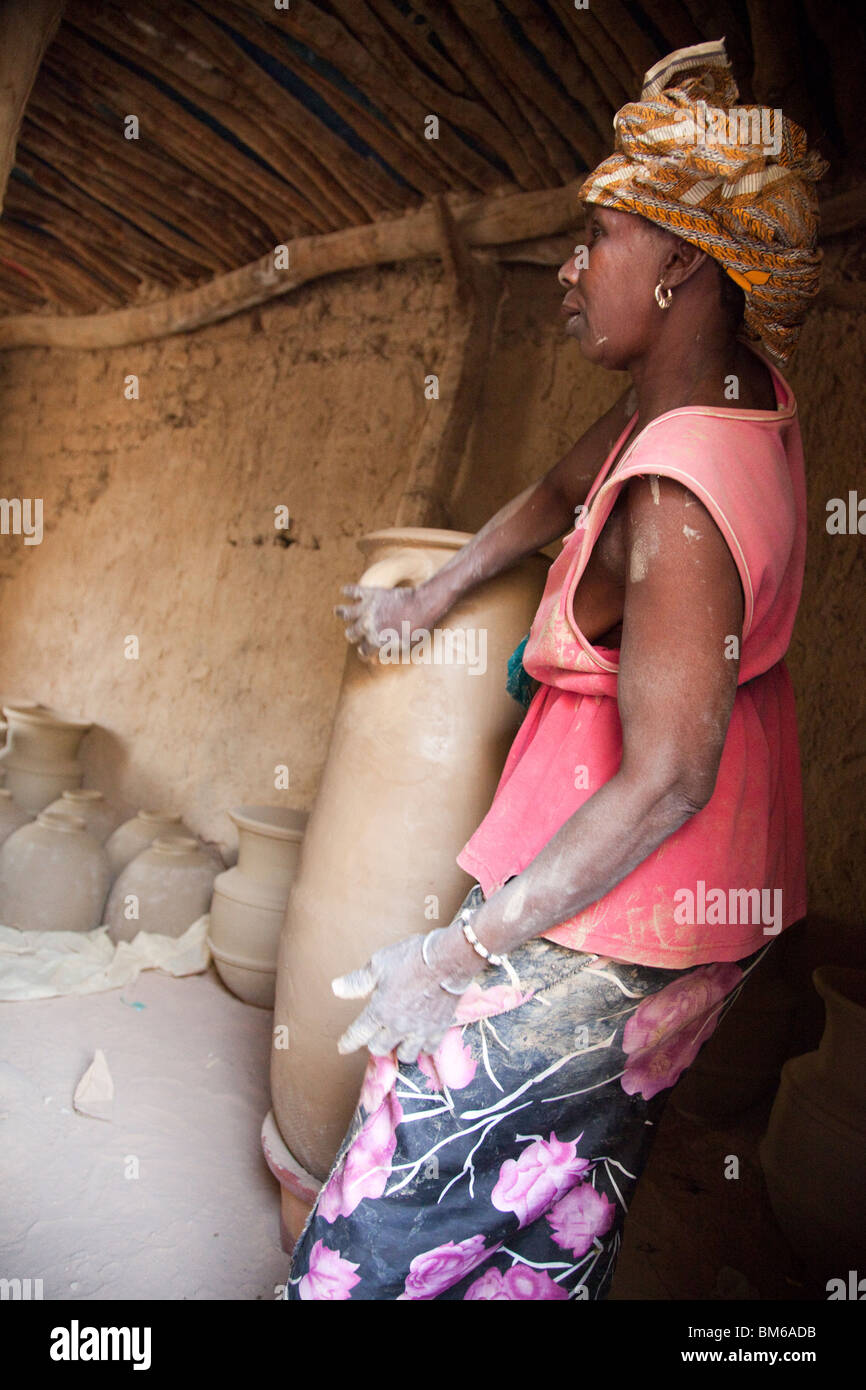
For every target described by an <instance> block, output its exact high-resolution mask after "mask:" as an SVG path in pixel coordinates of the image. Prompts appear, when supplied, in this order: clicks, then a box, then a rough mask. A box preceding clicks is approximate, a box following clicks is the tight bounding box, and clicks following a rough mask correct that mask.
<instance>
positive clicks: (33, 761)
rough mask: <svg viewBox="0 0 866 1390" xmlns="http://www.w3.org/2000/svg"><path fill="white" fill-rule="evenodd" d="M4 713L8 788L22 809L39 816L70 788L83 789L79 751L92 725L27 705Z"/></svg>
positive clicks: (3, 755)
mask: <svg viewBox="0 0 866 1390" xmlns="http://www.w3.org/2000/svg"><path fill="white" fill-rule="evenodd" d="M3 714H4V716H5V717H6V720H7V722H8V731H7V735H6V746H5V748H4V749H3V750H2V753H0V758H2V760H3V766H4V767H5V769H6V785H7V787H8V788H9V790H10V791H11V792H12V795H13V796H14V797H15V800H16V801H17V802H18V804H19V806H23V808H24V810H25V811H31V812H32V813H33V814H34V815H35V814H36V813H37V811H41V810H43V809H44V808H45V807H46V806H48V805H50V803H51V802H52V801H54V800H56V798H57V797H59V796H60V795H61V793H62V792H64V791H65V790H67V789H71V788H73V787H78V786H80V785H81V779H82V777H83V776H84V769H83V767H82V766H81V764H80V763H79V761H78V747H79V744H80V743H81V740H82V738H83V737H84V735H85V734H86V733H87V731H88V729H90V728H92V725H91V724H90V723H89V722H88V721H87V720H83V719H70V718H67V717H66V716H64V715H61V714H58V712H57V711H56V710H52V709H49V708H48V707H47V706H46V705H31V704H29V703H28V702H25V701H21V702H19V703H16V704H11V705H4V707H3Z"/></svg>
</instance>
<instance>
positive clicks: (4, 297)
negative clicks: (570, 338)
mask: <svg viewBox="0 0 866 1390" xmlns="http://www.w3.org/2000/svg"><path fill="white" fill-rule="evenodd" d="M17 2H18V0H12V3H17ZM20 2H21V3H27V0H20ZM279 4H285V6H286V7H285V8H277V5H279ZM855 26H856V21H855V19H854V18H853V17H852V14H851V13H850V12H849V11H848V9H847V7H845V6H843V5H839V4H836V3H828V0H790V2H789V0H785V3H784V4H782V0H713V3H709V0H640V3H636V2H633V0H590V3H589V5H588V7H587V8H586V9H578V8H576V6H575V4H574V3H573V0H411V3H410V0H405V2H404V0H276V3H275V0H220V2H219V3H218V4H209V5H204V4H197V3H194V0H116V3H114V2H113V0H69V3H68V4H67V5H66V6H65V9H64V12H63V17H62V19H61V22H60V25H59V28H57V30H56V32H55V33H54V37H53V38H52V39H51V41H50V42H49V43H48V46H47V49H46V51H45V54H44V57H43V60H42V65H41V67H40V69H39V71H38V75H37V76H36V79H35V83H34V85H33V87H32V90H31V92H30V95H29V99H28V100H27V103H26V108H25V111H24V117H23V121H22V124H21V128H20V133H19V138H18V144H17V152H16V155H15V164H14V168H13V170H12V175H11V177H10V179H9V183H8V187H7V191H6V198H5V205H4V207H3V214H2V219H0V315H15V316H21V315H23V314H37V315H45V314H49V315H54V316H57V315H60V316H63V315H89V314H94V313H104V312H105V311H111V310H119V309H124V308H128V307H129V306H137V305H142V304H146V303H149V302H153V301H157V300H164V299H165V298H166V297H167V296H171V295H173V294H174V293H175V292H178V291H188V290H191V289H194V288H195V287H199V286H203V285H206V284H207V283H208V282H210V281H212V280H214V278H215V277H220V276H223V275H224V274H225V273H226V272H230V271H235V270H237V269H238V268H239V267H243V266H246V265H248V264H249V263H251V262H254V261H256V260H258V259H259V258H261V257H263V256H265V255H267V254H268V253H272V252H273V248H274V246H275V245H278V244H282V243H288V242H292V241H293V240H294V239H296V238H314V237H319V236H321V235H322V234H332V233H336V232H340V231H344V230H346V229H352V228H364V227H370V226H371V224H375V223H380V222H382V221H383V220H386V221H389V220H392V219H399V218H401V217H402V216H404V215H405V214H407V213H411V212H413V211H414V210H417V209H420V208H422V207H423V205H425V204H429V203H430V200H431V199H435V198H436V197H437V196H438V197H440V198H441V197H443V196H445V197H450V198H452V199H453V200H456V203H457V204H460V202H461V200H462V201H464V202H467V203H468V202H471V201H472V200H473V199H477V198H483V199H490V198H501V197H508V196H509V195H513V194H519V193H527V194H530V193H534V192H537V193H539V194H544V193H545V191H546V190H557V189H565V188H569V187H572V186H573V185H575V181H577V180H579V179H580V178H581V176H582V174H583V173H584V172H585V171H586V170H587V169H588V168H590V167H592V166H593V165H594V164H595V163H597V162H598V160H599V159H601V158H602V157H603V156H604V155H605V154H606V153H608V152H609V150H610V148H611V145H612V124H611V123H612V119H613V115H614V112H615V111H616V109H617V108H618V107H619V106H620V105H622V104H623V103H624V102H625V101H627V100H629V99H632V98H633V97H634V96H635V95H636V93H637V91H638V89H639V86H640V80H641V77H642V74H643V72H644V71H645V69H646V68H647V67H649V66H650V65H651V64H652V63H654V62H655V61H656V60H657V59H658V58H659V57H660V56H661V55H662V54H663V53H665V52H667V51H668V50H670V49H671V48H675V47H679V46H682V45H685V44H691V43H697V42H700V41H702V40H704V39H708V38H718V37H721V36H723V35H724V36H725V38H726V40H727V45H728V51H729V53H730V54H731V58H732V61H733V63H734V67H735V71H736V74H737V77H738V80H739V82H740V85H741V93H742V99H744V100H746V101H749V100H760V101H764V102H766V103H768V104H770V105H783V106H784V108H785V110H786V112H787V113H788V114H790V115H791V116H793V117H794V118H795V119H798V120H800V121H801V122H802V123H803V124H804V125H805V126H806V128H807V131H808V132H809V135H810V137H811V139H812V140H813V141H814V143H815V144H816V145H817V147H818V148H819V149H820V150H821V151H822V152H823V153H824V154H825V155H826V156H827V157H828V158H829V159H830V160H831V161H832V163H833V167H834V172H835V173H837V174H838V172H839V170H840V169H844V170H849V169H850V167H851V161H852V160H856V159H857V156H858V148H857V146H856V144H855V139H854V137H855V133H856V134H857V135H859V134H860V125H859V113H858V116H857V117H856V118H855V115H854V109H853V108H854V102H855V98H857V97H858V96H859V92H858V88H857V86H856V85H855V83H856V81H857V78H856V73H857V71H858V69H860V68H861V67H862V58H863V48H862V38H861V37H860V35H859V34H858V33H857V31H856V27H855ZM130 117H135V118H136V119H137V123H138V127H137V138H128V137H129V136H130V135H131V134H133V133H135V132H134V123H133V122H132V121H130V119H129V118H130ZM430 117H436V118H438V138H436V139H430V138H428V136H429V134H430V133H431V128H430V127H431V122H430V119H429V118H430ZM855 119H856V121H857V124H856V126H855ZM543 201H544V200H543V198H542V202H543ZM525 206H526V207H529V206H534V204H532V203H526V204H525ZM545 206H546V204H545ZM561 221H562V219H560V222H561ZM558 229H559V228H558V227H557V226H552V225H550V224H549V221H548V225H545V226H541V225H540V226H539V228H538V232H539V234H543V233H550V232H551V231H555V230H558ZM533 232H534V229H532V230H527V229H526V228H522V229H518V230H517V232H516V235H517V236H520V235H523V236H528V235H532V234H533ZM496 235H497V233H495V232H491V233H490V237H491V238H493V239H495V236H496ZM482 239H483V238H482ZM505 239H506V240H507V239H508V237H506V238H505ZM512 239H513V238H512Z"/></svg>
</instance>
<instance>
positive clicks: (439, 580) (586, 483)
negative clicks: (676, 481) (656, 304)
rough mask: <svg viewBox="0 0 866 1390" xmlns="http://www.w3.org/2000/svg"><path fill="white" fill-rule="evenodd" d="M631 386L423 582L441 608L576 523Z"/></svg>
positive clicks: (627, 410)
mask: <svg viewBox="0 0 866 1390" xmlns="http://www.w3.org/2000/svg"><path fill="white" fill-rule="evenodd" d="M633 407H634V402H633V392H632V391H631V389H629V390H628V391H626V392H624V393H623V395H622V396H621V397H620V398H619V400H617V401H616V402H615V404H614V405H613V406H611V408H610V410H608V411H607V412H606V413H605V414H604V415H602V416H601V417H600V418H599V419H598V420H596V422H595V423H594V424H593V425H592V426H590V428H589V429H588V430H586V431H585V433H584V434H583V435H581V437H580V439H579V440H577V442H576V443H575V444H573V445H572V447H571V448H570V449H569V450H568V452H567V453H565V454H564V455H563V456H562V458H561V459H559V460H558V462H557V463H555V464H554V465H553V467H552V468H551V469H550V470H549V471H548V472H547V473H546V474H545V475H544V477H543V478H540V479H539V480H538V481H537V482H535V483H532V484H530V486H529V487H528V488H526V489H525V490H524V491H523V492H521V493H520V494H519V496H517V497H514V498H512V500H511V501H510V502H507V503H506V505H505V506H504V507H502V508H501V509H500V510H499V511H498V512H497V513H496V514H495V516H493V517H491V519H490V520H489V521H488V522H487V523H486V524H485V525H484V526H482V528H481V530H480V531H478V532H477V533H476V535H474V536H473V537H472V539H471V541H468V542H467V543H466V545H464V546H463V548H462V549H461V550H459V551H458V552H457V554H456V555H455V556H454V557H453V558H452V559H451V560H449V561H448V563H447V564H446V565H443V566H442V568H441V569H440V570H438V571H437V573H436V574H435V575H434V576H433V577H432V579H429V580H427V582H426V584H423V585H421V586H420V589H419V593H421V592H423V594H424V596H425V597H426V598H428V599H430V600H431V603H432V606H433V607H434V608H436V609H437V610H438V611H440V612H443V613H444V612H447V610H448V609H449V608H450V607H451V606H452V605H453V604H454V603H456V601H457V600H458V598H460V597H461V596H462V595H463V594H465V593H468V592H469V591H470V590H471V589H474V588H475V586H476V585H478V584H481V583H483V581H484V580H486V579H492V578H493V577H494V576H495V575H497V574H501V573H502V571H503V570H506V569H509V568H510V567H511V566H512V565H515V564H517V562H518V561H519V560H522V559H523V558H524V556H526V555H531V554H533V552H534V551H536V550H540V549H541V547H542V546H545V545H549V544H550V542H551V541H554V540H556V539H557V538H558V537H559V536H561V535H563V534H564V533H565V532H566V531H569V530H571V528H572V527H573V526H574V525H575V509H576V508H577V507H578V506H579V505H580V504H581V503H582V502H584V501H585V500H586V497H587V494H588V492H589V489H590V487H591V486H592V483H593V480H594V478H595V476H596V474H597V473H598V470H599V468H600V467H601V465H602V463H603V462H604V460H605V458H606V457H607V456H608V454H609V453H610V451H611V449H612V447H613V445H614V443H615V441H616V439H617V437H618V436H619V435H620V434H621V433H622V430H623V428H624V427H625V425H626V423H627V422H628V419H629V417H630V414H631V413H632V412H633Z"/></svg>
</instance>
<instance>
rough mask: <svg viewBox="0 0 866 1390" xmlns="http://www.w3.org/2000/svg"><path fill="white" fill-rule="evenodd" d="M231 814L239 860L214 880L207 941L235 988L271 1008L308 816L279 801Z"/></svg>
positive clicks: (226, 981) (247, 999)
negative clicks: (279, 957) (291, 891)
mask: <svg viewBox="0 0 866 1390" xmlns="http://www.w3.org/2000/svg"><path fill="white" fill-rule="evenodd" d="M229 816H230V817H231V819H232V820H233V821H234V823H235V825H236V826H237V828H238V862H237V864H236V865H235V866H234V868H231V869H227V870H226V872H225V873H222V874H220V875H219V877H218V878H217V879H216V880H215V882H214V889H213V901H212V903H211V907H210V935H209V938H208V941H209V945H210V948H211V952H212V954H213V958H214V964H215V965H216V968H217V972H218V974H219V976H220V978H221V980H222V981H223V983H224V984H225V985H227V986H228V988H229V989H230V990H231V991H232V993H233V994H236V995H237V996H238V998H239V999H243V1000H244V1001H245V1002H246V1003H247V1004H256V1005H257V1006H258V1007H259V1008H262V1009H272V1008H273V1007H274V990H275V987H276V977H277V948H278V946H279V941H280V929H281V927H282V925H283V918H284V917H285V914H286V902H287V901H288V897H289V889H290V888H291V886H292V879H293V878H294V876H295V870H296V868H297V864H298V856H299V855H300V852H301V840H302V839H303V837H304V830H305V828H306V824H307V820H308V819H309V817H308V816H307V814H306V812H305V811H292V810H289V809H288V808H283V807H281V806H239V807H237V809H236V810H234V811H229Z"/></svg>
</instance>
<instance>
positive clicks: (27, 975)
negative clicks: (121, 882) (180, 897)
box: [0, 913, 211, 1000]
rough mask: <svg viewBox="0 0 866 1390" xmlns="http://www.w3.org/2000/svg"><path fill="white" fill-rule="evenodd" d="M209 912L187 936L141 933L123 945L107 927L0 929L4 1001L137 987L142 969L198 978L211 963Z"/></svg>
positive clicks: (0, 992) (0, 979) (1, 996)
mask: <svg viewBox="0 0 866 1390" xmlns="http://www.w3.org/2000/svg"><path fill="white" fill-rule="evenodd" d="M209 927H210V914H209V913H205V915H204V916H203V917H199V919H198V921H197V922H193V924H192V926H190V927H187V929H186V931H185V932H184V934H183V936H178V937H173V936H160V935H158V934H157V933H156V932H143V931H140V932H139V933H138V935H137V936H136V937H135V938H134V940H132V941H121V942H120V943H119V944H118V945H115V944H114V942H113V941H112V940H111V939H110V938H109V936H108V927H96V928H94V930H93V931H86V932H79V931H19V930H18V928H17V927H2V926H0V1000H10V999H50V998H51V997H52V996H53V995H58V994H96V993H98V992H99V991H101V990H105V989H121V988H122V987H123V986H124V985H128V984H132V982H133V981H134V980H135V979H137V977H138V975H139V973H140V971H142V970H162V971H164V972H165V973H166V974H168V975H197V974H199V972H200V971H202V970H207V967H208V965H209V964H210V958H211V955H210V947H209V946H208V943H207V934H208V930H209Z"/></svg>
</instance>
